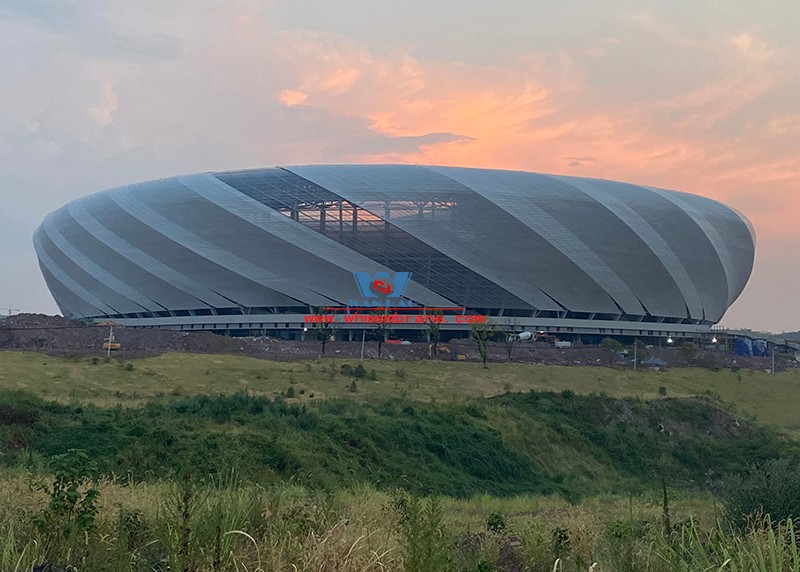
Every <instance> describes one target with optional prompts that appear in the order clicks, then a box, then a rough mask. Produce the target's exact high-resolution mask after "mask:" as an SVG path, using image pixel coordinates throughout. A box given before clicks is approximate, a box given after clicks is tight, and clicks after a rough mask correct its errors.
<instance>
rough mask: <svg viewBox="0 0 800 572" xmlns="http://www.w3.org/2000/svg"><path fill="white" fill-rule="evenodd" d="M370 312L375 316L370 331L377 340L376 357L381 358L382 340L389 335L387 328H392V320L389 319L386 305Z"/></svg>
mask: <svg viewBox="0 0 800 572" xmlns="http://www.w3.org/2000/svg"><path fill="white" fill-rule="evenodd" d="M372 314H373V315H374V316H375V322H374V324H373V327H372V332H373V333H374V334H375V337H376V339H377V341H378V359H381V349H382V348H383V342H385V341H386V338H387V337H388V335H389V330H391V329H392V322H391V321H390V320H389V308H388V307H383V308H379V309H376V310H375V311H374V312H373V313H372Z"/></svg>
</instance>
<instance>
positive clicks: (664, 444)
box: [0, 391, 800, 498]
mask: <svg viewBox="0 0 800 572" xmlns="http://www.w3.org/2000/svg"><path fill="white" fill-rule="evenodd" d="M0 404H2V405H0V419H2V428H1V429H0V450H2V451H3V454H2V455H0V459H1V460H2V462H4V463H5V464H11V465H13V464H19V463H23V464H30V463H34V465H35V463H36V459H37V458H41V457H43V458H49V457H52V456H54V455H57V454H60V453H63V452H64V451H67V450H69V449H71V448H82V449H85V450H86V451H87V453H88V454H89V456H90V458H91V459H93V460H94V461H95V462H96V463H98V466H99V468H100V469H101V471H103V472H104V473H107V474H110V473H114V474H116V475H128V476H129V477H130V478H133V479H134V480H141V479H152V478H158V477H169V476H170V475H172V474H174V473H176V472H178V471H179V470H184V471H185V470H190V471H192V472H193V473H195V474H197V475H206V476H209V475H220V476H222V475H228V474H230V473H231V471H233V472H234V473H235V474H237V475H238V476H239V477H241V478H244V479H245V480H248V481H253V482H260V483H265V484H266V483H270V482H273V481H275V480H285V479H292V480H294V481H296V482H299V483H303V484H307V485H309V486H311V487H313V488H323V489H328V490H335V489H338V488H341V487H343V486H348V485H352V484H355V483H359V482H368V483H371V484H372V485H374V486H377V487H379V488H382V489H386V490H391V489H393V488H396V487H406V488H410V489H411V490H414V491H416V492H420V493H427V492H433V493H436V494H445V495H450V496H459V497H461V496H470V495H474V494H478V493H489V494H493V495H500V496H508V495H516V494H523V493H537V494H553V493H558V494H561V495H563V496H566V497H567V498H578V497H581V496H584V495H594V494H598V493H601V492H609V491H616V492H620V493H624V492H626V491H638V490H643V489H647V488H654V487H656V486H657V485H658V483H659V480H660V477H661V475H662V474H664V475H667V476H668V478H669V481H670V484H671V485H672V486H680V487H682V488H686V489H691V490H697V489H700V488H705V487H707V486H708V485H709V484H711V483H713V482H714V481H715V480H717V479H719V478H721V477H722V476H723V475H724V474H725V473H727V472H731V471H741V470H745V469H746V468H748V467H749V466H750V465H752V464H754V463H756V462H759V461H762V460H764V459H768V458H777V457H779V456H782V457H792V458H795V457H800V455H799V453H800V448H799V447H798V444H797V443H795V442H794V441H790V440H789V439H788V438H786V437H782V436H780V435H779V434H777V433H774V432H770V431H769V430H765V429H762V428H761V427H759V426H758V425H756V424H754V423H752V422H749V421H746V420H743V419H742V420H740V419H738V418H737V417H736V416H735V415H733V414H731V413H730V412H728V411H725V410H724V409H722V408H720V407H718V406H717V405H715V404H713V403H711V402H709V401H707V400H703V399H696V398H695V399H659V400H652V401H642V400H637V399H616V398H612V397H605V396H598V395H594V396H579V395H575V394H573V393H571V392H569V391H565V392H562V393H522V394H506V395H502V396H498V397H495V398H491V399H485V398H476V399H470V400H466V401H464V402H462V403H450V404H425V403H420V402H412V401H409V400H407V399H400V398H398V399H391V400H368V401H367V402H364V403H357V402H354V401H351V400H346V399H334V400H325V401H318V402H317V403H316V404H314V405H312V406H307V405H300V404H297V405H289V404H287V403H286V402H285V401H284V400H283V399H282V398H277V399H274V400H271V399H269V398H266V397H259V396H251V395H249V394H247V393H245V392H244V391H240V392H237V393H235V394H233V395H228V396H215V397H213V396H207V395H197V396H192V397H164V398H158V399H153V400H151V401H149V402H147V403H146V404H145V405H144V406H143V407H140V408H128V409H124V408H119V407H112V408H100V407H94V406H86V405H61V404H57V403H53V402H45V401H42V400H40V399H38V398H35V397H33V396H31V395H29V394H24V393H22V394H20V393H14V394H9V393H7V392H6V393H3V394H2V395H0ZM31 454H33V457H31Z"/></svg>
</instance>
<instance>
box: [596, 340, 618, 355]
mask: <svg viewBox="0 0 800 572" xmlns="http://www.w3.org/2000/svg"><path fill="white" fill-rule="evenodd" d="M600 347H603V348H605V349H607V350H608V351H610V352H621V351H622V344H621V343H620V342H619V341H617V340H615V339H614V338H603V341H602V342H600Z"/></svg>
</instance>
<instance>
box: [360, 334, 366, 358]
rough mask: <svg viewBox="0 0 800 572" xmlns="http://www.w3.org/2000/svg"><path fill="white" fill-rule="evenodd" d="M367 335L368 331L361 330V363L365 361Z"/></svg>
mask: <svg viewBox="0 0 800 572" xmlns="http://www.w3.org/2000/svg"><path fill="white" fill-rule="evenodd" d="M366 335H367V330H361V361H362V362H363V361H364V336H366Z"/></svg>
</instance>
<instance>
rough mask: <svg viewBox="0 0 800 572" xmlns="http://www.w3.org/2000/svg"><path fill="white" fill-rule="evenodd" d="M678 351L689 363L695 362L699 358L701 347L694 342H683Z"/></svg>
mask: <svg viewBox="0 0 800 572" xmlns="http://www.w3.org/2000/svg"><path fill="white" fill-rule="evenodd" d="M678 351H679V352H680V354H681V357H682V358H683V359H685V360H686V362H687V363H693V362H694V361H695V360H696V359H697V354H698V353H699V351H700V348H699V347H697V344H696V343H694V342H683V343H682V344H681V346H680V347H679V348H678Z"/></svg>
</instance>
